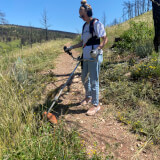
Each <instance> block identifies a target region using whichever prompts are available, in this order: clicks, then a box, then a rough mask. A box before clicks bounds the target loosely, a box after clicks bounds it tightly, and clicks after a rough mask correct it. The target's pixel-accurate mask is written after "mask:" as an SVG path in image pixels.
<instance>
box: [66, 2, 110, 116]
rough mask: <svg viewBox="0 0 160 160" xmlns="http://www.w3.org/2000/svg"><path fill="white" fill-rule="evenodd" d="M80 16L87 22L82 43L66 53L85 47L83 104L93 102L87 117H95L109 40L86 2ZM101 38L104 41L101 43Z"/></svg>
mask: <svg viewBox="0 0 160 160" xmlns="http://www.w3.org/2000/svg"><path fill="white" fill-rule="evenodd" d="M79 15H80V18H82V19H83V20H84V21H85V22H86V23H85V24H84V26H83V31H82V37H81V42H80V43H78V44H76V45H73V46H70V47H68V48H67V49H66V51H70V50H72V49H75V48H79V47H83V59H85V61H83V66H82V68H83V69H82V82H83V85H84V88H85V92H86V95H85V98H84V100H83V101H82V104H88V103H89V102H91V103H92V107H91V108H90V109H89V110H88V111H87V115H94V114H95V113H96V112H97V111H99V110H100V105H99V72H100V65H101V63H102V61H103V51H102V48H103V47H104V46H105V44H106V43H107V41H108V40H107V37H106V32H105V29H104V26H103V24H102V23H101V22H100V21H99V20H97V19H93V18H92V8H91V6H90V5H88V4H87V2H86V1H85V0H83V1H82V2H81V7H80V9H79ZM91 25H92V26H91ZM91 30H92V31H91ZM100 38H101V39H102V41H101V42H100ZM91 51H92V53H98V55H97V56H96V57H95V58H93V57H92V56H91ZM87 60H88V61H87ZM89 60H91V61H89ZM93 60H94V61H93Z"/></svg>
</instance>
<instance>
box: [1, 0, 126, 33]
mask: <svg viewBox="0 0 160 160" xmlns="http://www.w3.org/2000/svg"><path fill="white" fill-rule="evenodd" d="M123 1H124V0H88V1H87V3H88V4H90V5H91V6H92V9H93V17H95V18H98V19H99V20H100V21H102V19H103V15H104V13H105V15H106V23H107V24H110V23H112V22H113V20H114V19H115V18H117V19H118V20H119V19H120V18H121V17H122V9H123ZM80 2H81V0H68V1H67V0H0V11H1V12H3V13H5V15H6V17H5V18H6V20H7V21H8V23H9V24H16V25H24V26H33V27H38V28H43V25H42V24H41V20H42V15H43V12H44V10H46V13H47V17H48V24H49V25H50V27H49V29H52V30H59V31H66V32H73V33H81V30H82V26H83V24H84V21H83V20H82V19H80V18H79V8H80Z"/></svg>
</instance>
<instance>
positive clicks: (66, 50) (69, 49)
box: [64, 46, 73, 52]
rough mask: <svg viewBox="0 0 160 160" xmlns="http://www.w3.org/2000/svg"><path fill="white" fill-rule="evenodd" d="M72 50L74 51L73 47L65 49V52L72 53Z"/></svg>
mask: <svg viewBox="0 0 160 160" xmlns="http://www.w3.org/2000/svg"><path fill="white" fill-rule="evenodd" d="M72 49H73V47H72V46H70V47H67V48H65V49H64V51H65V52H68V51H71V50H72Z"/></svg>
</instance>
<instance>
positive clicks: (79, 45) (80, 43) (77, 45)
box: [72, 41, 83, 49]
mask: <svg viewBox="0 0 160 160" xmlns="http://www.w3.org/2000/svg"><path fill="white" fill-rule="evenodd" d="M82 46H83V41H81V42H79V43H78V44H75V45H73V46H72V48H73V49H75V48H79V47H82Z"/></svg>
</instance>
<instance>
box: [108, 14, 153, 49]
mask: <svg viewBox="0 0 160 160" xmlns="http://www.w3.org/2000/svg"><path fill="white" fill-rule="evenodd" d="M130 21H134V22H136V23H137V22H145V23H146V24H149V26H151V27H153V18H152V11H149V12H146V13H144V14H143V15H140V16H137V17H135V18H132V19H130V20H128V21H125V22H124V23H121V24H118V25H115V26H111V27H107V28H106V33H107V37H108V40H109V41H108V44H107V45H106V47H111V46H112V44H113V42H114V39H115V38H116V37H119V36H120V35H121V34H122V33H123V32H124V31H126V30H128V29H129V27H130V25H129V24H130Z"/></svg>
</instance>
